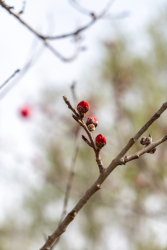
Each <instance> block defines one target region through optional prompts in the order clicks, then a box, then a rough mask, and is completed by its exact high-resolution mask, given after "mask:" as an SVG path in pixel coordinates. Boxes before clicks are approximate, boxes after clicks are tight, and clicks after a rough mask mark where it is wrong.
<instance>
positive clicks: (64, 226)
mask: <svg viewBox="0 0 167 250" xmlns="http://www.w3.org/2000/svg"><path fill="white" fill-rule="evenodd" d="M166 109H167V102H165V103H164V104H163V105H162V107H161V108H160V109H159V110H158V111H157V112H156V113H155V114H154V115H153V116H152V117H151V119H150V120H149V121H148V122H147V123H146V124H145V125H144V126H143V127H142V128H141V129H140V130H139V131H138V132H137V134H136V135H135V136H134V137H133V138H132V139H130V141H129V142H128V143H127V145H126V146H125V147H124V148H123V150H122V151H121V152H120V153H119V154H118V155H117V157H116V158H115V159H113V160H112V162H111V164H110V165H109V166H108V167H107V168H106V169H104V171H103V172H101V173H100V174H99V177H98V178H97V180H96V181H95V182H94V184H93V185H92V186H91V187H90V188H89V189H88V190H87V191H86V193H85V194H84V195H83V197H82V198H81V199H80V200H79V202H78V203H77V204H76V206H75V207H74V208H73V209H72V211H71V212H70V213H69V214H68V215H67V216H66V217H65V219H64V220H63V222H62V223H61V225H59V226H58V228H57V229H56V230H55V231H54V233H53V234H52V235H51V236H48V239H47V241H46V243H45V244H44V245H43V246H42V248H41V249H40V250H50V248H51V247H52V245H53V244H54V242H55V241H56V239H57V238H58V237H59V236H60V235H61V234H63V233H64V232H65V231H66V229H67V227H68V225H69V224H70V223H71V222H72V221H73V220H74V218H75V217H76V215H77V214H78V212H79V211H80V210H81V208H82V207H83V206H84V205H85V204H86V202H87V201H88V200H89V199H90V198H91V197H92V195H94V194H95V193H96V192H97V191H98V190H99V189H100V187H101V184H102V183H103V182H104V181H105V179H106V178H107V177H108V175H109V174H110V173H111V172H112V171H113V170H114V169H115V168H116V167H117V166H118V165H119V164H120V160H121V158H122V156H124V155H125V153H126V152H127V151H128V150H129V149H130V148H131V147H132V146H133V144H134V143H135V142H136V141H137V139H138V138H139V137H140V136H141V135H142V134H143V133H144V132H145V131H146V130H147V129H148V128H149V127H150V126H151V124H152V123H153V122H154V121H155V120H156V119H158V118H159V117H160V115H161V114H162V113H163V112H164V111H165V110H166ZM166 139H167V135H166V136H164V137H163V138H162V139H160V140H159V141H157V142H155V143H152V144H150V145H149V146H148V147H147V148H144V149H142V150H141V151H142V152H145V151H149V150H151V149H152V148H154V147H155V146H157V145H159V144H160V143H162V142H164V141H165V140H166ZM131 158H133V157H132V156H131ZM129 159H130V158H129Z"/></svg>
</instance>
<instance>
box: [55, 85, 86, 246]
mask: <svg viewBox="0 0 167 250" xmlns="http://www.w3.org/2000/svg"><path fill="white" fill-rule="evenodd" d="M71 91H72V94H73V98H74V103H75V106H76V104H77V96H76V82H73V83H72V85H71ZM80 128H81V127H80V126H78V128H77V131H76V134H75V150H74V155H73V158H72V161H71V169H70V172H69V177H68V181H67V186H66V193H65V197H64V205H63V211H62V215H61V219H60V224H61V223H62V221H63V220H64V218H65V216H66V214H67V206H68V202H69V198H70V192H71V188H72V182H73V178H74V175H75V169H76V161H77V156H78V152H79V145H80ZM60 224H59V225H60ZM59 240H60V237H59V238H58V239H57V240H56V242H55V243H54V244H53V246H52V247H51V249H53V248H54V247H55V246H56V245H57V243H58V242H59Z"/></svg>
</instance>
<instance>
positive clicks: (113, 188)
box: [0, 10, 167, 250]
mask: <svg viewBox="0 0 167 250" xmlns="http://www.w3.org/2000/svg"><path fill="white" fill-rule="evenodd" d="M166 19H167V15H166V13H165V10H164V11H162V13H161V14H160V16H158V17H157V18H156V20H154V21H153V22H152V24H151V25H150V26H149V27H148V29H147V37H148V43H149V46H148V47H149V49H148V50H146V53H145V54H144V53H143V52H142V53H141V55H140V53H139V51H136V52H135V51H134V50H133V48H132V47H133V44H132V42H131V41H130V40H128V39H127V38H126V34H123V32H121V31H117V33H116V35H115V39H113V40H111V41H109V40H108V41H105V42H104V44H103V47H104V48H105V52H104V57H103V60H102V62H101V63H100V64H99V65H97V66H96V70H95V73H93V76H94V75H96V72H97V75H98V77H97V78H98V81H94V80H93V79H91V78H90V79H89V81H90V82H91V81H92V83H91V88H90V87H88V85H86V84H85V92H86V91H87V93H88V95H87V99H86V101H88V102H89V103H90V107H91V110H90V112H89V114H88V115H89V116H96V117H97V118H98V120H99V126H98V127H97V129H96V131H95V132H94V136H96V135H97V134H100V133H102V134H103V135H104V136H106V138H107V145H106V147H105V148H103V149H102V151H101V155H102V158H103V163H104V166H106V167H107V166H108V164H109V163H110V162H111V160H112V159H113V158H114V157H115V156H116V155H117V154H118V153H119V151H120V150H121V148H122V147H123V146H124V145H125V144H126V143H127V142H128V140H129V139H130V138H131V137H132V136H133V135H134V134H135V133H136V132H137V131H138V130H139V129H140V128H141V127H142V126H143V125H144V124H145V123H146V122H147V121H148V119H149V118H150V117H151V116H152V115H153V114H154V113H155V112H156V111H157V109H158V108H159V107H160V106H161V105H162V103H163V102H165V101H166V93H167V83H166V79H167V71H166V65H167V50H166V44H167V32H166V23H167V22H166V21H167V20H166ZM89 86H90V84H89ZM61 96H62V91H61V90H59V91H57V89H47V90H44V92H43V93H42V94H41V100H40V105H41V109H42V111H43V117H42V118H41V121H40V125H39V124H37V126H40V127H42V129H43V131H44V133H39V135H38V136H37V137H38V144H39V147H40V149H41V152H42V153H41V155H40V163H38V164H37V166H35V165H34V168H35V169H36V171H37V172H38V174H39V176H40V185H38V183H37V187H36V188H34V187H33V188H32V189H31V190H30V192H29V194H28V195H27V196H26V197H25V199H24V201H23V208H22V209H23V211H22V212H20V213H19V214H18V215H13V214H12V215H10V217H8V218H6V220H5V221H4V223H3V225H1V228H0V245H1V250H9V249H11V246H12V249H18V250H19V249H24V250H28V249H29V250H30V249H34V246H35V247H36V246H37V245H35V244H37V243H38V244H39V247H40V246H42V244H43V243H44V240H45V238H46V237H47V235H48V234H51V233H52V232H53V231H54V230H55V228H56V227H57V226H58V224H59V221H60V217H61V212H62V209H63V200H64V196H65V190H66V185H67V181H68V175H69V171H70V167H71V162H72V158H73V155H74V153H75V152H74V151H75V143H76V134H77V130H78V126H77V124H76V122H75V121H74V120H73V119H72V117H71V111H69V110H68V108H67V107H66V106H65V104H64V103H63V101H62V99H61ZM80 98H81V99H83V97H82V95H81V94H80ZM71 100H72V98H71ZM60 107H61V108H60ZM166 117H167V115H166V113H164V114H163V115H162V117H160V119H159V120H158V121H156V122H155V123H154V124H153V125H152V126H151V127H150V128H149V130H148V131H147V132H146V133H145V134H144V136H148V134H149V133H150V134H151V135H152V137H153V141H156V140H158V139H160V138H161V137H162V136H163V135H165V134H166V133H167V119H166ZM41 124H42V125H41ZM82 133H84V132H83V131H82ZM84 134H85V133H84ZM141 148H142V145H140V144H139V142H137V143H136V144H135V145H134V146H133V148H132V149H131V150H130V152H128V154H130V153H133V152H136V151H138V150H140V149H141ZM166 165H167V157H166V144H165V143H164V144H163V145H161V146H159V147H158V149H157V151H156V153H155V154H154V155H150V154H145V155H143V156H142V157H141V158H140V159H139V160H134V161H132V162H129V163H128V164H127V165H126V166H119V167H117V168H116V170H114V172H113V173H112V174H111V176H110V177H108V179H107V180H106V181H105V183H104V184H103V186H102V189H101V190H100V191H99V192H98V193H96V194H95V195H94V196H93V197H92V198H91V200H90V201H89V202H88V203H87V204H86V205H85V207H84V208H83V209H82V211H81V212H80V213H79V215H78V216H77V218H76V219H75V221H73V222H72V224H71V225H70V226H69V228H68V229H67V231H66V233H65V234H64V235H63V236H62V237H61V240H60V242H59V243H58V245H57V246H56V247H55V249H56V248H57V249H68V250H75V249H80V250H89V249H90V250H92V249H96V250H100V249H109V250H111V249H112V250H116V249H120V250H124V249H130V250H135V249H137V250H143V249H147V250H154V249H156V250H160V249H161V250H164V249H166V248H167V242H166V243H163V244H162V243H161V237H162V238H163V237H165V236H164V235H165V233H166V234H167V226H166V224H167V218H166V216H167V213H166V211H167V198H166V192H167V186H166V183H167V182H166V180H167V168H166ZM97 176H98V168H97V166H96V162H95V157H94V154H93V151H91V150H90V148H89V147H88V146H87V145H86V144H85V143H84V142H83V141H81V140H80V150H79V154H78V157H77V162H76V173H75V177H74V181H73V184H72V191H71V195H70V201H69V206H68V211H70V209H72V208H73V206H74V205H75V204H76V202H78V200H79V199H80V197H82V195H83V194H84V193H85V191H86V190H87V189H88V188H89V187H90V185H92V184H93V182H94V181H95V180H96V178H97ZM24 217H26V219H24ZM27 218H28V219H27ZM156 223H157V224H156ZM160 224H162V225H163V230H162V231H163V233H161V230H160V231H159V232H158V230H157V231H155V230H154V229H155V227H156V226H155V225H157V227H159V225H160ZM165 226H166V227H165ZM114 232H116V233H114ZM113 234H114V235H116V236H115V238H114V237H112V235H113ZM118 238H119V240H118ZM9 241H10V243H9ZM121 241H122V242H124V246H125V247H123V246H122V247H121V245H120V244H121ZM6 242H8V243H6ZM36 242H37V243H36ZM165 244H166V245H165Z"/></svg>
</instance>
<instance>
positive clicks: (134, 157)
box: [119, 135, 167, 165]
mask: <svg viewBox="0 0 167 250" xmlns="http://www.w3.org/2000/svg"><path fill="white" fill-rule="evenodd" d="M166 140H167V135H165V136H164V137H162V138H161V139H160V140H158V141H156V142H152V143H151V144H149V145H148V146H147V147H145V148H143V149H141V150H140V151H138V152H136V153H135V154H132V155H129V156H124V157H123V158H122V159H120V162H119V165H122V164H126V163H127V162H129V161H132V160H135V159H138V158H139V157H140V156H141V155H143V154H145V153H148V152H149V151H150V150H151V149H153V148H155V147H157V146H158V145H160V144H161V143H163V142H164V141H166Z"/></svg>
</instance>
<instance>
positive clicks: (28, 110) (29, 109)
mask: <svg viewBox="0 0 167 250" xmlns="http://www.w3.org/2000/svg"><path fill="white" fill-rule="evenodd" d="M19 113H20V115H21V116H22V117H24V118H29V117H30V116H31V114H32V107H30V106H29V105H26V106H24V107H23V108H21V109H20V111H19Z"/></svg>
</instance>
